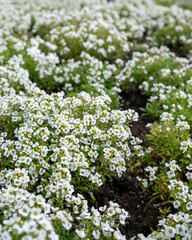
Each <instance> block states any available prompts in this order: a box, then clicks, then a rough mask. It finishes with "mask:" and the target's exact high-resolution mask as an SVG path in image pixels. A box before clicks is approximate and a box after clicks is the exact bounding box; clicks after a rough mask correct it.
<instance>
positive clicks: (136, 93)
mask: <svg viewBox="0 0 192 240" xmlns="http://www.w3.org/2000/svg"><path fill="white" fill-rule="evenodd" d="M121 97H122V100H121V105H122V108H123V109H124V110H126V109H133V110H135V111H136V112H138V114H139V119H138V121H137V122H133V123H132V125H131V132H132V134H133V135H134V136H135V137H138V138H140V139H141V140H143V143H142V145H143V146H144V147H147V142H146V137H145V135H146V134H147V133H149V128H147V127H146V125H147V124H148V123H153V122H154V121H155V120H157V118H154V117H152V116H150V115H147V114H145V113H143V111H142V110H141V108H145V106H146V103H147V99H148V97H147V96H146V95H143V94H142V93H141V91H140V90H139V89H136V88H133V87H132V88H130V89H129V90H127V91H123V92H122V93H121Z"/></svg>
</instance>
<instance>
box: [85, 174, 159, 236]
mask: <svg viewBox="0 0 192 240" xmlns="http://www.w3.org/2000/svg"><path fill="white" fill-rule="evenodd" d="M93 195H94V196H95V198H96V201H93V200H91V199H89V204H91V206H94V207H96V208H98V207H100V206H103V205H108V203H109V201H113V202H117V203H118V204H119V205H120V206H121V207H122V208H124V209H125V210H126V211H128V213H129V218H127V220H126V223H125V225H121V226H120V231H121V233H122V234H123V235H126V239H131V237H134V236H136V235H137V234H139V233H143V234H144V235H145V236H147V235H148V234H150V232H151V230H150V229H151V228H152V229H156V228H157V224H158V220H159V217H160V211H159V209H160V208H161V206H162V200H161V199H160V198H159V197H158V196H153V195H152V193H149V192H147V191H146V190H145V189H143V188H142V187H141V186H140V183H139V182H138V180H137V179H136V177H135V176H133V175H132V174H131V172H128V171H127V172H125V173H124V174H123V175H122V176H121V177H120V178H118V177H113V178H112V179H108V180H107V181H106V183H105V184H104V185H103V186H102V187H100V188H99V189H98V190H94V191H93Z"/></svg>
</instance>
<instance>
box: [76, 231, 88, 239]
mask: <svg viewBox="0 0 192 240" xmlns="http://www.w3.org/2000/svg"><path fill="white" fill-rule="evenodd" d="M75 232H76V233H77V235H78V237H80V238H84V237H86V233H85V231H84V230H78V229H76V230H75Z"/></svg>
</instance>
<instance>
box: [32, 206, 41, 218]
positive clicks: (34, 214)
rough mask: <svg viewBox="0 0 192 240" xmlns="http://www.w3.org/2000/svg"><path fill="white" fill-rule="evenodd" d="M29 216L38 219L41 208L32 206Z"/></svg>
mask: <svg viewBox="0 0 192 240" xmlns="http://www.w3.org/2000/svg"><path fill="white" fill-rule="evenodd" d="M31 218H32V219H40V218H41V208H36V207H34V208H32V209H31Z"/></svg>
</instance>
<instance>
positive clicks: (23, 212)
mask: <svg viewBox="0 0 192 240" xmlns="http://www.w3.org/2000/svg"><path fill="white" fill-rule="evenodd" d="M30 210H31V209H30V207H29V206H28V205H27V204H24V205H23V206H22V208H20V209H19V214H21V215H22V216H24V217H27V216H28V215H29V212H30Z"/></svg>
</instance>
